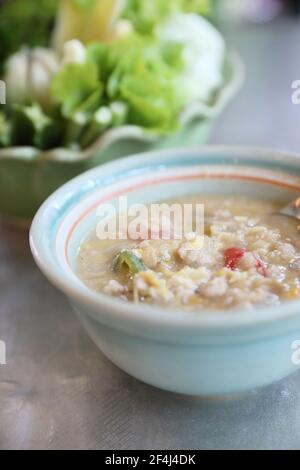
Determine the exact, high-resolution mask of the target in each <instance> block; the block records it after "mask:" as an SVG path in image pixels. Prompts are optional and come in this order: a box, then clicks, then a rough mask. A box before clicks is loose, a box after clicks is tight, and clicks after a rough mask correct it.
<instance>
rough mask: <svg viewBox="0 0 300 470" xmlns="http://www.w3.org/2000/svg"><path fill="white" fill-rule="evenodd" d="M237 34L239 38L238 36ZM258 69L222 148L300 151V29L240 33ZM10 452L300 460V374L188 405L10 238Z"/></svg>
mask: <svg viewBox="0 0 300 470" xmlns="http://www.w3.org/2000/svg"><path fill="white" fill-rule="evenodd" d="M228 29H229V28H228ZM226 35H227V37H228V41H229V43H230V44H231V45H233V46H235V47H236V48H237V49H239V50H240V53H241V55H242V57H243V58H244V61H245V63H246V66H247V80H246V84H245V86H244V89H243V91H242V92H241V93H240V95H239V96H238V98H237V99H236V100H235V101H234V103H232V104H231V105H230V107H229V108H228V109H227V111H226V112H225V113H224V114H223V116H222V117H221V119H220V120H219V122H218V124H217V126H216V130H215V133H214V135H213V138H212V142H213V143H227V144H249V145H261V146H268V147H275V148H281V149H289V150H293V151H297V150H300V138H299V122H300V106H295V105H292V103H291V82H292V81H293V80H295V79H297V78H300V55H299V44H300V23H297V22H293V21H292V20H290V21H288V20H281V21H280V22H276V23H273V24H269V25H267V26H250V25H249V26H245V25H243V27H235V28H234V29H233V28H231V29H230V30H228V31H227V32H226ZM0 339H2V340H4V341H5V342H6V346H7V364H6V365H5V366H0V448H1V449H4V448H6V449H128V450H130V449H174V448H177V449H247V448H250V449H251V448H254V449H289V448H294V449H300V373H296V374H294V375H293V376H291V377H289V378H288V379H286V380H284V381H282V382H280V383H277V384H275V385H273V386H271V387H268V388H265V389H263V390H260V391H253V392H251V393H250V394H248V395H247V396H244V397H240V398H236V399H234V400H228V401H216V400H207V399H206V400H204V399H199V398H190V397H184V396H177V395H173V394H171V393H166V392H163V391H160V390H156V389H154V388H151V387H149V386H147V385H145V384H143V383H141V382H138V381H137V380H135V379H133V378H131V377H129V376H128V375H126V374H125V373H123V372H122V371H120V370H119V369H118V368H116V367H115V366H113V365H112V364H111V363H110V362H109V361H108V360H107V359H106V358H105V357H104V356H103V355H102V354H101V353H100V352H99V351H98V349H97V348H96V346H94V344H93V343H92V341H91V340H90V339H89V338H88V337H87V336H86V334H85V332H84V331H83V329H82V327H81V325H80V324H79V322H78V321H77V319H76V317H75V315H74V314H73V312H72V310H71V308H70V306H69V304H68V302H67V301H66V299H65V298H64V297H63V296H62V295H61V294H60V293H59V292H57V291H56V290H55V289H54V288H53V287H52V286H51V285H50V284H49V283H48V282H47V281H46V279H44V277H43V276H42V275H41V274H40V272H39V271H38V269H37V268H36V267H35V265H34V262H33V260H32V258H31V255H30V252H29V248H28V242H27V234H25V233H24V232H21V231H16V230H13V229H11V228H7V227H5V226H1V228H0Z"/></svg>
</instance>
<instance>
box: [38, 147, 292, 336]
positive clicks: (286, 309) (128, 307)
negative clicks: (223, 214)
mask: <svg viewBox="0 0 300 470" xmlns="http://www.w3.org/2000/svg"><path fill="white" fill-rule="evenodd" d="M205 157H207V160H205ZM229 161H230V163H231V164H238V165H239V166H252V167H256V168H265V169H272V170H277V171H279V172H281V173H282V172H286V173H289V174H293V175H295V174H296V175H297V174H299V187H300V156H299V155H297V154H293V153H290V152H289V153H285V152H280V151H275V150H269V149H259V148H251V147H249V148H245V147H229V146H203V147H201V148H199V149H189V148H186V149H179V150H162V151H154V152H147V153H143V154H138V155H135V156H131V157H126V158H123V159H121V160H117V161H115V162H111V163H107V164H105V165H101V166H99V167H97V168H94V169H92V170H89V171H87V172H85V173H84V174H82V175H80V176H78V177H76V178H74V179H73V180H71V181H70V182H68V183H66V184H65V185H63V186H62V187H61V188H59V189H58V190H57V191H55V192H54V193H53V194H52V195H51V196H50V197H49V198H48V199H47V201H45V202H44V204H43V205H42V206H41V208H40V209H39V211H38V212H37V214H36V216H35V218H34V220H33V223H32V226H31V230H30V246H31V250H32V253H33V256H34V258H35V261H36V263H37V265H38V266H39V267H40V269H41V271H42V272H43V273H44V274H45V275H46V277H47V278H48V279H49V280H50V282H51V283H52V284H54V285H55V286H56V287H57V288H58V289H59V290H61V291H62V292H64V293H65V294H66V295H67V296H68V297H69V298H71V299H73V300H75V301H78V302H80V303H82V304H87V305H89V306H91V307H93V308H98V309H99V315H100V312H102V314H103V312H105V311H106V310H108V311H109V315H112V314H113V315H116V316H118V317H119V318H120V319H122V321H124V319H125V320H128V321H129V320H139V321H143V322H144V323H148V324H154V323H155V324H161V325H172V326H178V327H180V328H183V327H186V328H195V327H201V328H203V327H205V328H222V329H228V328H230V329H232V328H235V327H241V326H244V327H245V326H253V325H254V324H264V323H270V322H273V321H276V320H284V319H287V318H288V317H291V316H295V315H300V300H295V301H287V302H286V303H282V304H280V305H279V306H272V307H260V308H257V309H255V310H244V309H243V310H242V309H241V310H239V311H226V312H224V311H213V310H201V311H188V312H187V311H186V310H182V309H175V308H168V307H167V308H165V307H157V306H152V305H145V304H142V308H141V304H134V303H126V302H124V301H122V300H118V299H115V298H111V297H109V296H108V295H105V294H102V293H98V292H95V291H92V290H91V289H89V288H88V287H86V286H85V285H84V284H83V283H82V282H80V283H77V284H76V285H71V284H72V283H70V282H69V281H66V279H65V276H64V272H63V271H62V270H61V267H59V266H58V264H57V263H56V262H55V261H54V256H53V248H51V240H52V239H53V237H54V235H55V233H56V230H57V228H58V225H59V223H60V221H61V219H62V217H63V216H64V214H66V213H67V212H68V211H69V210H71V209H72V208H73V207H75V206H76V204H77V203H78V202H79V201H82V200H83V199H84V198H85V196H86V195H87V194H90V193H91V192H92V191H94V190H97V189H99V188H100V187H103V188H104V187H105V188H106V187H107V186H109V185H110V184H111V183H113V182H117V181H119V180H120V179H124V178H126V177H128V176H132V175H133V174H141V173H143V172H145V171H148V172H149V171H153V170H154V169H155V170H159V169H166V168H172V167H180V166H182V167H188V166H191V165H195V163H197V165H201V164H203V165H207V164H209V165H214V164H215V165H216V164H226V163H229ZM141 162H143V163H142V164H141ZM162 162H163V163H162ZM112 175H113V176H112ZM78 188H79V189H78ZM51 250H52V251H51ZM99 319H100V316H99Z"/></svg>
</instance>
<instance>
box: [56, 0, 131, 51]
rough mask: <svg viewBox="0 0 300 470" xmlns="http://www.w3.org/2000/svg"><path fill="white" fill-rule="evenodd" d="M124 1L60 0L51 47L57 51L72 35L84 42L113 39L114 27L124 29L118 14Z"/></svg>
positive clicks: (72, 37) (114, 35) (122, 7)
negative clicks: (121, 26)
mask: <svg viewBox="0 0 300 470" xmlns="http://www.w3.org/2000/svg"><path fill="white" fill-rule="evenodd" d="M125 4H126V0H61V2H60V7H59V12H58V17H57V22H56V27H55V30H54V35H53V45H54V47H55V48H56V49H58V50H60V49H61V48H62V46H63V44H64V43H65V42H66V41H69V40H71V39H74V38H76V39H79V40H80V41H82V42H83V43H85V44H87V43H89V42H92V41H109V40H112V39H114V38H115V37H116V36H118V30H119V32H122V30H123V31H124V29H123V28H120V23H119V21H120V20H119V17H120V14H121V12H122V10H123V9H124V6H125ZM121 25H122V23H121ZM130 29H131V28H129V30H130Z"/></svg>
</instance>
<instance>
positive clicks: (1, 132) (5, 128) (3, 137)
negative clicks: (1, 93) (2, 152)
mask: <svg viewBox="0 0 300 470" xmlns="http://www.w3.org/2000/svg"><path fill="white" fill-rule="evenodd" d="M10 132H11V128H10V123H9V121H8V120H7V119H6V116H5V115H4V114H3V113H0V148H1V147H7V146H9V144H10Z"/></svg>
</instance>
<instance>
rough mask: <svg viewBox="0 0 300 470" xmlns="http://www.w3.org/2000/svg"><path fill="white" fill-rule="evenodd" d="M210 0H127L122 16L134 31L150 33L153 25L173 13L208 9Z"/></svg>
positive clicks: (204, 11) (207, 10) (206, 10)
mask: <svg viewBox="0 0 300 470" xmlns="http://www.w3.org/2000/svg"><path fill="white" fill-rule="evenodd" d="M210 6H211V0H127V4H126V8H125V11H124V13H123V16H124V17H125V18H127V19H128V20H130V22H131V23H132V24H133V26H134V28H135V30H136V31H138V32H140V33H142V34H151V33H152V32H153V31H154V29H155V27H156V26H157V25H158V24H159V23H161V22H162V21H164V20H165V19H166V18H167V17H168V16H170V15H172V14H173V13H187V12H188V13H200V14H201V15H203V14H207V13H209V11H210Z"/></svg>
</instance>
